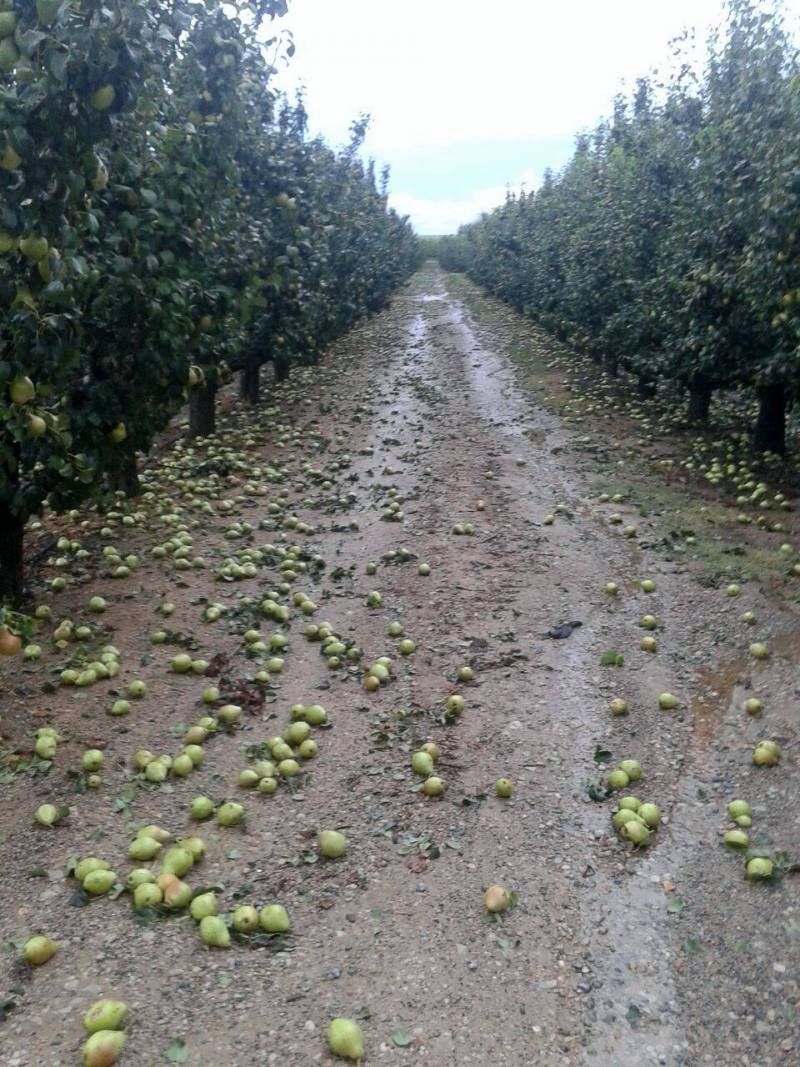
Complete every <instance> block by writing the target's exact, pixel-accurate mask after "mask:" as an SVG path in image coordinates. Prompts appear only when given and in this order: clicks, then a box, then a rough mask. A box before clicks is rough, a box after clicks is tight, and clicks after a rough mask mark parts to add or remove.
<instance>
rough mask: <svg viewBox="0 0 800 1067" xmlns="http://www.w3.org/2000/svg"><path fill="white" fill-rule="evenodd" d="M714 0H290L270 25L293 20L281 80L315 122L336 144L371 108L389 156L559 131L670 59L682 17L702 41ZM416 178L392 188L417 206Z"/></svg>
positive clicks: (378, 143) (583, 120) (589, 118)
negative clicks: (300, 96) (302, 92)
mask: <svg viewBox="0 0 800 1067" xmlns="http://www.w3.org/2000/svg"><path fill="white" fill-rule="evenodd" d="M722 5H723V0H669V2H668V3H665V2H664V0H613V2H606V3H598V2H597V0H558V2H557V3H554V4H546V3H542V2H538V0H492V2H491V3H487V2H486V0H291V3H290V11H289V15H288V17H287V18H285V19H283V20H281V22H280V23H279V24H278V25H279V26H280V27H281V28H284V27H285V28H287V29H289V30H291V31H292V33H293V35H294V39H295V43H296V46H297V51H296V55H295V57H294V59H293V60H292V61H291V63H290V64H289V67H288V69H287V70H286V71H285V72H283V73H282V74H281V75H280V77H279V84H280V85H281V86H282V87H284V88H286V89H289V90H291V89H292V88H294V87H295V86H297V85H303V86H305V88H306V91H307V103H308V109H309V113H310V124H311V129H312V131H314V132H321V133H323V134H324V136H326V137H327V138H328V139H329V140H331V141H333V142H334V143H342V142H343V141H345V140H346V139H347V131H348V127H349V124H350V122H351V121H352V119H353V118H354V117H355V116H356V115H358V114H360V113H362V112H369V113H370V114H371V116H372V126H371V129H370V134H369V137H368V140H367V144H366V150H367V151H368V152H370V153H372V154H374V155H375V156H376V157H377V158H378V159H380V160H388V161H389V162H391V160H392V157H393V155H394V156H395V157H396V156H398V155H399V154H400V153H408V152H409V151H421V150H424V149H425V147H426V146H438V145H441V144H442V142H450V143H461V144H469V143H471V142H473V141H474V142H481V148H480V149H478V151H480V152H485V150H486V149H485V145H486V142H487V141H491V140H494V141H495V142H506V141H510V140H514V141H519V140H529V141H531V142H537V141H542V140H554V139H558V138H562V139H563V138H565V137H569V136H571V135H572V134H573V133H575V132H576V131H577V130H578V129H580V128H585V127H587V126H591V125H593V124H594V123H595V122H596V121H597V119H598V118H600V117H601V116H604V115H607V114H608V112H609V110H610V107H611V102H612V98H613V96H614V94H615V93H616V92H617V91H619V90H620V88H622V87H623V83H624V84H625V85H627V87H628V89H630V88H631V87H632V86H633V84H634V81H635V79H636V78H637V77H639V76H641V75H643V74H646V73H647V72H648V71H649V69H650V68H651V67H653V66H654V65H659V64H661V65H664V64H666V63H667V62H668V59H669V51H670V50H669V47H668V41H669V40H670V38H671V37H674V36H675V35H676V34H677V33H679V32H680V31H681V30H682V29H683V28H685V27H687V26H696V27H698V31H699V36H700V38H701V40H702V39H704V38H705V35H706V33H707V32H708V29H709V27H711V26H713V25H714V24H715V23H718V22H719V21H720V17H721V11H722ZM786 8H787V10H789V11H790V12H791V13H792V15H793V17H794V18H795V21H796V16H797V15H798V14H800V0H786ZM459 158H460V159H462V160H463V154H460V156H459ZM462 168H463V163H462ZM508 178H509V180H512V181H513V180H514V175H513V174H509V175H508ZM423 179H424V175H423ZM492 180H494V179H492ZM439 184H441V183H439ZM485 184H486V177H485V175H483V176H480V177H476V188H475V189H474V191H473V193H472V197H473V198H474V200H475V202H476V203H483V202H484V201H483V196H484V194H485V193H486V190H485V189H484V190H482V189H481V188H480V187H479V185H485ZM417 186H418V187H414V188H406V189H402V190H398V194H397V197H399V199H400V200H401V201H402V200H403V198H406V203H409V204H410V203H413V202H416V204H415V211H416V210H420V211H422V212H423V213H425V212H428V211H429V210H432V209H429V208H428V207H426V206H425V205H426V202H427V201H428V200H429V199H430V195H429V194H430V190H427V191H426V189H425V183H424V180H418V181H417ZM397 197H396V199H397ZM463 203H464V201H461V200H459V201H458V202H457V203H448V202H447V201H446V200H440V201H439V204H440V207H439V208H438V209H437V210H439V211H441V212H448V213H450V214H451V215H452V216H453V217H456V216H460V213H461V208H460V207H458V204H463ZM414 217H415V218H418V216H417V215H416V214H415V216H414ZM419 217H420V218H421V216H419Z"/></svg>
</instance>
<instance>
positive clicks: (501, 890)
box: [483, 885, 511, 915]
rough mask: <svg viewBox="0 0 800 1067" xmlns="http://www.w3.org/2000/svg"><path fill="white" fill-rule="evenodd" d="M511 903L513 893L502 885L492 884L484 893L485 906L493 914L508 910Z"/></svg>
mask: <svg viewBox="0 0 800 1067" xmlns="http://www.w3.org/2000/svg"><path fill="white" fill-rule="evenodd" d="M510 904H511V894H510V893H509V891H508V890H507V889H506V888H505V887H504V886H502V885H490V886H489V888H488V889H487V890H486V892H485V893H484V894H483V906H484V907H485V908H486V910H487V911H488V912H489V913H490V914H492V915H499V914H501V913H502V912H504V911H507V910H508V908H509V906H510Z"/></svg>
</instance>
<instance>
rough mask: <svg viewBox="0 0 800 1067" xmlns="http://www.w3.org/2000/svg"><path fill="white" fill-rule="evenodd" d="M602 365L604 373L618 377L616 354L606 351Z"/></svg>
mask: <svg viewBox="0 0 800 1067" xmlns="http://www.w3.org/2000/svg"><path fill="white" fill-rule="evenodd" d="M603 366H604V367H605V370H606V373H607V374H610V375H611V377H612V378H618V377H619V359H618V357H617V356H616V355H609V354H608V353H606V355H605V356H604V357H603Z"/></svg>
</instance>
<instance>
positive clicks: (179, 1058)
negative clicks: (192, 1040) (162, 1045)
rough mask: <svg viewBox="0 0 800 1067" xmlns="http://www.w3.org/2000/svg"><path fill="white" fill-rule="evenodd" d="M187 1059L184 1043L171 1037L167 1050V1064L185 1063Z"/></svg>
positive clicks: (187, 1053)
mask: <svg viewBox="0 0 800 1067" xmlns="http://www.w3.org/2000/svg"><path fill="white" fill-rule="evenodd" d="M188 1059H189V1052H188V1050H187V1048H186V1042H185V1041H184V1040H183V1038H181V1037H173V1039H172V1040H171V1041H170V1043H169V1047H168V1048H167V1061H168V1062H169V1063H186V1061H187V1060H188Z"/></svg>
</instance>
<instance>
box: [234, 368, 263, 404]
mask: <svg viewBox="0 0 800 1067" xmlns="http://www.w3.org/2000/svg"><path fill="white" fill-rule="evenodd" d="M260 389H261V365H260V364H259V363H257V362H256V360H255V359H253V358H249V359H248V360H247V362H246V363H245V365H244V367H242V372H241V374H240V375H239V395H240V396H241V398H242V400H244V402H245V403H246V404H257V403H258V399H259V393H260Z"/></svg>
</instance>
